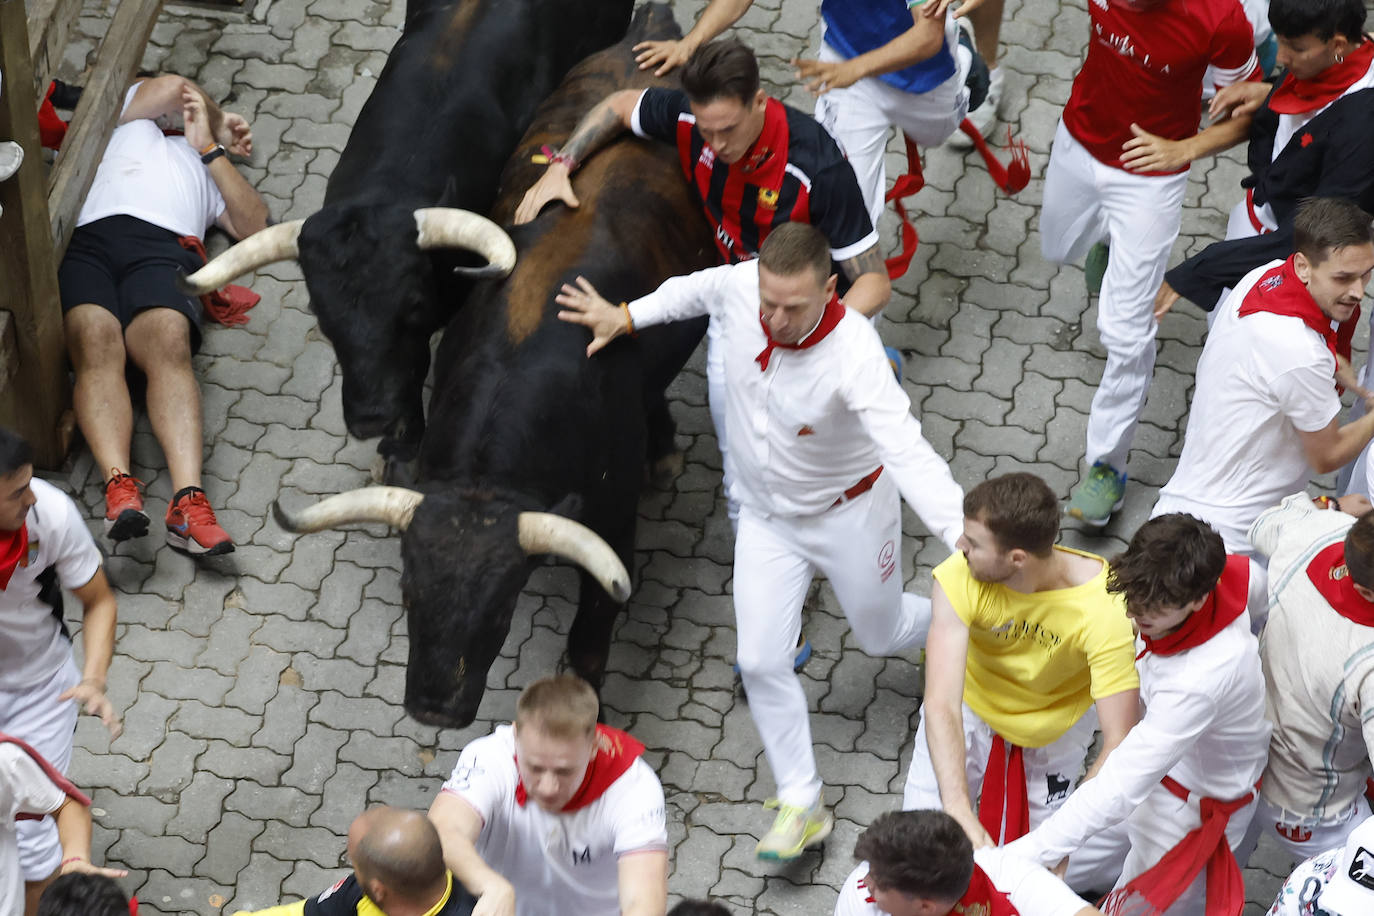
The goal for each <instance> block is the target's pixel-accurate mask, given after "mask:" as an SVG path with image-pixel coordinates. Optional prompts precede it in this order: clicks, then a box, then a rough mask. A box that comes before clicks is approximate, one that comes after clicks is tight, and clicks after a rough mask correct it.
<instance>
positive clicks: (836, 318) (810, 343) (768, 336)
mask: <svg viewBox="0 0 1374 916" xmlns="http://www.w3.org/2000/svg"><path fill="white" fill-rule="evenodd" d="M843 317H844V304H843V303H842V302H840V297H839V296H838V295H836V294H834V293H831V294H830V301H829V302H827V303H826V304H825V311H823V312H821V320H820V321H819V322H817V323H816V326H815V327H814V328H812V329H811V330H810V331H808V332H807V335H806V336H805V337H803V338H802V339H801V340H799V341H797V342H796V343H794V344H787V343H779V342H778V341H776V340H774V339H773V334H772V332H770V331H769V330H768V322H766V321H764V320H763V316H762V315H760V316H759V324H760V325H761V326H762V327H763V337H764V339H765V340H767V341H768V345H767V346H765V347H764V348H763V352H762V353H760V354H759V355H758V356H755V357H754V362H756V363H758V364H759V371H760V372H765V371H767V369H768V361H769V360H770V359H772V358H773V351H774V350H775V349H778V348H781V349H783V350H805V349H807V348H808V347H814V346H815V345H816V344H818V343H820V342H821V341H822V340H825V338H826V336H827V335H828V334H829V333H830V332H831V331H833V330H835V325H837V324H839V323H840V319H841V318H843Z"/></svg>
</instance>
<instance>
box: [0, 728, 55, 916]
mask: <svg viewBox="0 0 1374 916" xmlns="http://www.w3.org/2000/svg"><path fill="white" fill-rule="evenodd" d="M66 797H67V796H66V793H65V792H63V791H62V789H61V788H59V787H58V786H56V785H54V784H53V782H52V780H50V779H48V776H47V774H46V773H44V772H43V768H42V767H40V766H39V765H38V764H37V763H35V762H34V760H33V758H32V757H30V756H29V755H28V754H26V753H25V752H24V751H22V750H21V749H19V748H18V747H16V746H15V745H14V744H11V743H10V742H7V741H6V742H0V916H23V913H24V875H23V873H22V872H21V871H20V868H19V841H18V839H16V837H15V832H14V816H15V815H16V814H19V813H21V812H23V813H25V814H46V813H48V812H49V811H54V810H56V809H57V807H58V806H60V805H61V804H62V800H63V799H64V798H66Z"/></svg>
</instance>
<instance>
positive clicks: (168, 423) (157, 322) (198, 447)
mask: <svg viewBox="0 0 1374 916" xmlns="http://www.w3.org/2000/svg"><path fill="white" fill-rule="evenodd" d="M125 346H126V347H127V348H128V351H129V358H130V359H131V360H133V362H134V365H135V366H138V368H139V369H141V370H143V374H144V375H146V376H147V377H148V394H147V406H148V419H149V421H150V422H151V423H152V425H153V435H155V436H156V437H157V441H158V444H159V445H161V446H162V451H163V454H164V455H166V457H167V470H168V472H169V473H170V474H171V475H172V492H173V493H177V492H180V491H181V490H183V489H185V488H186V487H199V486H200V468H201V460H202V453H203V449H204V440H203V438H202V432H201V415H200V386H199V385H198V384H197V383H196V376H195V373H194V372H193V371H192V369H191V325H190V322H189V321H188V319H187V318H186V316H185V315H183V314H181V313H180V312H178V311H176V310H174V309H168V308H151V309H147V310H145V311H142V312H139V313H138V314H137V315H135V316H134V320H133V321H131V322H129V327H128V330H127V331H126V332H125Z"/></svg>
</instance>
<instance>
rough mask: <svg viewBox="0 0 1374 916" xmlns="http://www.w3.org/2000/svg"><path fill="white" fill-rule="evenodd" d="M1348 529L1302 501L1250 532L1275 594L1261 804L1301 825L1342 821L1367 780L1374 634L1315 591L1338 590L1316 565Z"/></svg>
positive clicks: (1295, 499)
mask: <svg viewBox="0 0 1374 916" xmlns="http://www.w3.org/2000/svg"><path fill="white" fill-rule="evenodd" d="M1352 524H1354V519H1353V518H1352V517H1351V516H1349V515H1346V514H1345V513H1342V512H1328V511H1323V510H1319V509H1317V508H1316V507H1315V506H1313V505H1312V502H1311V500H1310V499H1308V498H1307V495H1306V494H1305V493H1297V494H1294V495H1292V496H1290V497H1288V498H1287V499H1285V500H1284V501H1283V504H1282V505H1281V506H1279V507H1277V508H1275V509H1272V510H1270V511H1269V512H1266V513H1265V514H1264V515H1263V516H1261V517H1260V520H1259V521H1258V522H1256V523H1255V527H1254V528H1253V529H1252V538H1253V540H1254V543H1255V546H1256V548H1257V549H1259V550H1260V551H1261V552H1262V553H1265V554H1267V555H1268V556H1269V572H1270V579H1269V583H1270V593H1271V601H1270V610H1269V622H1268V623H1267V624H1266V625H1265V630H1264V636H1263V639H1262V640H1261V641H1260V654H1261V656H1262V658H1263V661H1264V674H1265V677H1266V679H1267V680H1268V682H1269V685H1270V689H1269V696H1268V700H1267V706H1266V715H1267V716H1268V718H1269V719H1270V720H1271V721H1272V722H1273V723H1274V736H1273V739H1272V741H1271V742H1270V747H1269V766H1268V768H1267V769H1266V770H1265V776H1264V796H1265V798H1266V799H1267V800H1269V801H1271V802H1273V803H1274V804H1275V805H1278V806H1279V807H1282V808H1285V809H1287V810H1289V811H1292V812H1293V813H1294V814H1295V815H1300V816H1308V817H1316V818H1326V817H1330V816H1334V815H1337V814H1339V813H1340V812H1342V811H1343V810H1344V809H1346V808H1347V807H1349V805H1350V803H1351V802H1352V801H1354V800H1355V799H1356V797H1357V796H1358V795H1359V794H1360V793H1361V792H1363V791H1364V788H1365V779H1366V778H1368V776H1369V775H1370V763H1369V753H1370V752H1369V746H1370V745H1371V744H1374V719H1371V718H1370V716H1369V710H1370V708H1371V707H1372V706H1374V627H1368V626H1361V625H1360V624H1357V623H1355V622H1354V621H1351V620H1349V619H1347V618H1346V617H1343V616H1341V615H1340V614H1337V613H1336V612H1335V611H1334V610H1333V609H1332V607H1331V604H1330V603H1329V601H1328V599H1327V598H1326V597H1324V596H1323V594H1322V592H1321V591H1320V590H1319V588H1318V584H1317V582H1318V581H1323V580H1324V581H1323V585H1329V586H1331V587H1338V586H1339V585H1340V579H1339V578H1336V577H1333V576H1332V570H1331V569H1330V568H1329V567H1330V562H1327V563H1326V564H1325V565H1326V566H1327V567H1328V568H1327V569H1326V570H1325V575H1324V576H1323V575H1321V573H1322V572H1323V570H1322V569H1321V565H1322V563H1321V559H1320V558H1321V556H1322V554H1323V552H1324V551H1326V550H1328V549H1329V548H1330V547H1331V546H1332V545H1339V544H1341V543H1342V542H1343V540H1344V538H1345V534H1346V531H1347V529H1349V528H1350V526H1351V525H1352ZM1314 571H1315V572H1316V573H1317V575H1318V579H1317V580H1316V581H1314V579H1313V573H1314ZM1344 578H1346V579H1347V581H1348V576H1346V577H1344ZM1366 723H1367V724H1366Z"/></svg>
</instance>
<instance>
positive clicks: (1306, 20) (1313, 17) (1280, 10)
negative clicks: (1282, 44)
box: [1269, 0, 1365, 44]
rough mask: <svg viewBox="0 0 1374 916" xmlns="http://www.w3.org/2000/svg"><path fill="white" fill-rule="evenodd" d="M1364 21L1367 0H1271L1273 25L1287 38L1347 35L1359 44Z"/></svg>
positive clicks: (1362, 34) (1270, 10)
mask: <svg viewBox="0 0 1374 916" xmlns="http://www.w3.org/2000/svg"><path fill="white" fill-rule="evenodd" d="M1364 21H1365V8H1364V0H1269V25H1271V26H1273V29H1274V32H1275V34H1277V35H1281V36H1283V37H1284V38H1289V39H1292V38H1302V37H1303V36H1304V35H1315V36H1317V39H1318V40H1319V41H1330V40H1331V39H1332V38H1333V37H1334V36H1336V35H1344V36H1345V37H1346V38H1348V39H1350V41H1351V42H1353V43H1354V44H1359V43H1360V39H1361V38H1363V37H1364Z"/></svg>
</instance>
